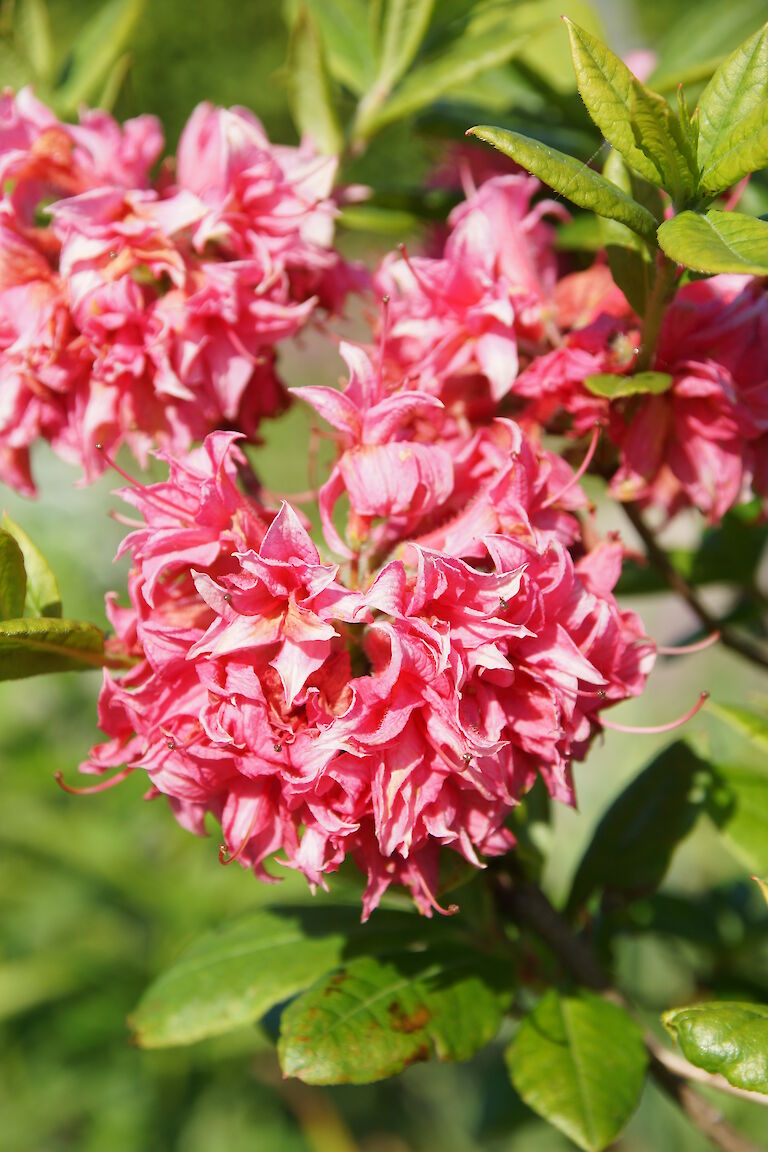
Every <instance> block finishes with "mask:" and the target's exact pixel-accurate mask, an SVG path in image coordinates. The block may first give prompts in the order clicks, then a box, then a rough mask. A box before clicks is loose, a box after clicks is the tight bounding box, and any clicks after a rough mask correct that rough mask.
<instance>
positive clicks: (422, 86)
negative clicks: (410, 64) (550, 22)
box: [357, 20, 530, 138]
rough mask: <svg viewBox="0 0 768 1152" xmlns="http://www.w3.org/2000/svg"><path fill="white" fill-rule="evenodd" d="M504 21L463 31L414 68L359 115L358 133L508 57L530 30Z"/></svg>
mask: <svg viewBox="0 0 768 1152" xmlns="http://www.w3.org/2000/svg"><path fill="white" fill-rule="evenodd" d="M507 23H508V27H507V28H506V29H502V28H497V29H494V30H492V31H487V32H478V33H477V34H476V35H465V36H463V37H462V38H461V39H460V40H458V41H455V42H454V43H453V44H450V45H449V46H448V47H446V48H445V50H444V51H443V52H442V53H441V54H440V55H439V56H437V57H436V58H434V59H432V60H427V61H425V62H424V63H423V64H420V65H419V66H418V67H417V68H414V69H413V71H412V72H409V74H408V75H407V76H406V77H405V79H404V80H403V82H402V83H401V84H400V85H399V86H398V87H397V88H396V89H395V90H394V92H393V93H392V95H391V96H390V97H389V99H388V100H387V101H386V103H384V104H383V105H382V106H381V107H380V108H378V109H375V110H373V111H372V112H371V113H370V114H368V115H365V116H364V117H361V119H360V121H359V122H358V126H357V134H358V136H362V137H365V138H367V137H370V136H372V135H374V134H375V133H376V132H379V131H380V130H381V129H382V128H384V127H385V126H386V125H387V124H391V123H393V122H394V121H396V120H403V119H405V118H406V117H407V116H412V115H413V114H414V113H415V112H419V111H421V109H422V108H426V107H427V106H428V105H429V104H432V103H433V102H434V101H435V100H437V99H439V97H441V96H443V95H444V94H445V93H448V92H450V91H452V90H453V89H454V88H456V87H458V86H459V85H460V84H466V83H467V82H468V81H470V80H472V79H474V77H475V76H479V75H481V74H482V73H483V72H486V71H487V70H488V69H490V68H496V67H498V65H500V64H505V63H506V62H507V61H508V60H511V59H512V57H513V56H514V55H515V53H516V52H519V51H520V49H521V48H522V47H523V46H524V45H525V44H526V43H527V42H528V38H529V35H530V31H529V30H528V29H523V30H521V29H520V28H519V27H518V24H517V21H514V20H509V21H507Z"/></svg>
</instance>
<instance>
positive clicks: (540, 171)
mask: <svg viewBox="0 0 768 1152" xmlns="http://www.w3.org/2000/svg"><path fill="white" fill-rule="evenodd" d="M467 135H468V136H476V137H477V139H478V140H484V141H485V143H486V144H491V145H492V146H493V147H494V148H497V149H498V150H499V151H500V152H503V153H504V155H505V156H509V157H510V158H511V159H512V160H514V161H515V162H516V163H517V164H520V166H521V167H522V168H526V169H527V170H528V171H529V172H532V173H533V174H534V176H538V178H539V180H541V181H542V182H543V183H544V184H548V185H549V187H550V188H554V190H555V192H558V193H559V194H560V195H561V196H565V197H566V198H567V199H568V200H571V201H572V202H573V203H574V204H578V206H579V207H580V208H587V209H588V210H589V211H590V212H596V213H597V215H598V216H606V217H608V218H609V219H611V220H618V221H619V223H621V224H626V226H627V227H628V228H631V229H632V231H633V232H637V233H638V234H639V235H641V236H647V237H649V238H651V237H653V236H654V235H655V232H656V227H657V222H656V220H655V219H654V217H653V215H652V214H651V213H650V212H649V211H648V209H647V208H644V207H643V206H642V205H641V204H638V203H637V201H636V200H633V199H632V197H631V196H628V195H627V194H626V193H625V192H622V191H621V189H620V188H617V187H616V185H615V184H612V183H611V181H610V180H606V179H605V177H604V176H600V175H599V174H598V173H597V172H594V171H593V170H592V169H591V168H589V167H587V165H586V164H582V163H581V161H580V160H576V159H574V157H573V156H566V154H565V153H564V152H558V151H557V150H556V149H555V148H548V147H547V146H546V145H545V144H541V143H539V141H538V140H532V139H530V138H529V137H527V136H521V135H520V133H519V132H510V131H507V130H506V129H504V128H494V127H492V126H490V125H481V126H479V127H477V128H470V130H469V132H468V133H467Z"/></svg>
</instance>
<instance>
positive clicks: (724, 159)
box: [698, 25, 768, 192]
mask: <svg viewBox="0 0 768 1152" xmlns="http://www.w3.org/2000/svg"><path fill="white" fill-rule="evenodd" d="M767 100H768V25H763V27H762V28H760V29H758V31H757V32H755V33H754V34H753V35H752V36H750V37H749V39H748V40H746V41H745V42H744V43H743V44H741V45H739V47H738V48H737V49H736V51H735V52H732V53H731V55H730V56H729V57H728V58H727V59H726V60H724V61H723V62H722V64H721V65H720V67H719V68H718V69H717V71H716V72H715V74H714V76H713V77H712V79H711V80H710V82H709V84H708V85H707V87H706V88H705V89H704V91H703V92H702V94H701V96H700V98H699V103H698V122H699V142H698V161H699V168H700V170H701V179H702V186H703V188H704V189H705V190H706V191H710V192H717V191H719V190H720V189H721V188H727V187H728V186H729V184H732V183H735V182H736V180H739V179H740V178H741V176H743V175H746V173H747V172H749V171H753V170H754V169H756V168H760V167H762V164H760V163H756V164H755V165H754V166H753V167H752V168H750V167H747V168H746V169H744V170H743V171H741V175H736V177H735V179H730V178H727V173H728V172H730V171H734V172H738V171H739V169H740V168H741V167H743V164H744V162H745V161H746V151H747V150H746V149H745V147H744V146H745V144H746V143H747V142H748V140H749V137H748V136H747V135H745V134H744V133H743V128H744V125H745V121H747V122H748V121H750V120H751V119H752V118H753V116H754V114H755V113H757V112H759V111H760V110H761V109H764V107H765V103H766V101H767ZM763 130H764V132H765V133H766V139H765V141H764V147H765V146H768V128H766V121H763ZM734 134H735V136H736V138H737V139H736V140H734ZM739 138H740V139H739ZM758 151H759V145H758V146H757V149H756V153H757V152H758ZM738 152H740V153H741V154H742V156H743V159H742V161H741V163H740V162H739V160H738V158H737V156H736V153H738ZM723 180H724V181H725V182H724V183H721V181H723Z"/></svg>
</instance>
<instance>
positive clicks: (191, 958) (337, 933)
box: [131, 904, 426, 1048]
mask: <svg viewBox="0 0 768 1152" xmlns="http://www.w3.org/2000/svg"><path fill="white" fill-rule="evenodd" d="M425 932H426V929H425V927H424V922H423V921H420V920H419V917H417V916H416V915H414V914H411V913H406V912H390V911H389V910H382V911H381V912H379V913H377V916H376V920H375V922H373V923H372V924H370V925H363V924H361V923H360V909H359V907H349V908H346V907H339V906H332V907H329V906H327V905H326V906H322V905H320V904H317V905H314V906H310V907H302V906H296V907H290V908H289V907H285V908H282V907H278V908H272V909H263V910H261V911H259V912H254V913H252V914H251V915H249V916H244V917H242V918H240V919H238V920H235V921H232V922H231V923H229V924H225V925H224V926H223V927H222V928H219V929H217V930H216V931H215V932H210V933H208V934H207V935H205V936H203V937H201V938H200V940H198V941H197V943H195V944H194V945H193V946H192V947H191V948H190V949H189V951H188V952H186V953H185V954H184V955H183V956H181V957H180V959H179V960H178V961H177V962H176V963H175V964H174V965H173V966H172V967H171V968H169V969H168V971H167V972H165V973H163V975H162V976H160V977H159V978H158V979H157V980H156V981H155V982H154V984H152V985H151V986H150V987H149V988H148V989H147V991H146V992H145V993H144V995H143V997H142V999H141V1001H140V1002H139V1005H138V1007H137V1008H136V1010H135V1012H134V1013H133V1015H132V1017H131V1025H132V1027H133V1029H134V1032H135V1037H136V1041H137V1043H138V1044H140V1045H141V1046H142V1047H143V1048H165V1047H170V1046H172V1045H176V1044H192V1043H194V1042H195V1041H197V1040H202V1039H204V1038H205V1037H206V1036H216V1035H219V1034H220V1033H222V1032H229V1031H231V1030H232V1029H233V1028H240V1027H242V1026H243V1025H245V1024H251V1023H253V1021H255V1020H258V1019H259V1017H261V1016H263V1015H264V1013H265V1012H267V1011H268V1010H269V1009H270V1008H272V1007H274V1006H275V1005H276V1004H280V1003H282V1001H284V1000H287V999H289V998H290V997H291V996H295V995H296V993H297V992H301V991H302V990H303V989H304V988H307V987H308V986H309V985H310V984H312V983H313V982H314V981H315V980H317V979H318V978H319V977H320V976H322V975H323V974H324V973H326V972H328V971H329V970H330V969H333V968H336V967H338V965H339V964H340V963H341V961H342V958H344V957H345V956H348V955H351V954H352V955H354V953H355V950H358V951H373V952H375V951H377V950H386V949H387V948H389V949H394V948H397V947H402V942H403V940H404V939H406V940H407V939H412V940H419V939H420V938H422V937H424V935H425Z"/></svg>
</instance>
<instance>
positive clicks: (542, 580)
mask: <svg viewBox="0 0 768 1152" xmlns="http://www.w3.org/2000/svg"><path fill="white" fill-rule="evenodd" d="M346 355H347V360H348V362H349V364H350V368H351V369H352V377H353V379H352V384H351V385H350V388H349V389H348V390H347V392H346V393H335V392H332V391H330V390H329V394H328V395H326V394H325V392H324V391H323V390H320V389H313V390H312V392H313V394H314V395H313V400H314V401H318V404H317V406H318V408H320V409H321V410H322V409H323V405H324V404H325V405H326V410H327V411H328V412H329V413H330V414H332V415H334V418H335V420H336V422H337V423H341V424H342V425H343V427H344V429H345V431H346V432H347V433H348V434H349V435H350V436H352V434H353V432H354V434H355V435H358V434H360V432H361V429H362V428H363V425H364V423H365V420H366V419H367V418H369V417H370V419H371V420H372V421H373V425H374V427H380V428H385V427H386V426H387V423H388V422H389V423H390V424H391V429H392V430H394V429H396V428H397V427H398V420H399V416H397V415H396V413H397V412H398V411H399V409H398V408H397V406H394V407H393V408H391V409H387V408H386V407H384V406H383V405H384V403H385V402H384V401H380V402H379V405H378V407H379V408H380V410H378V411H377V404H373V405H371V407H369V408H368V407H366V405H365V404H364V403H362V400H363V396H364V395H367V394H368V393H367V392H366V389H371V388H373V387H374V386H375V385H376V381H377V376H376V374H375V372H374V371H373V368H372V366H371V364H370V362H369V361H368V359H367V358H366V357H364V356H363V355H361V354H359V353H358V350H355V349H346ZM350 393H351V396H350V395H349V394H350ZM371 395H372V393H371ZM402 395H403V396H408V397H410V399H412V400H413V401H414V402H415V403H419V402H420V400H419V397H418V396H417V395H416V394H413V393H404V394H402ZM391 399H392V400H396V399H398V396H394V397H392V398H391ZM427 399H429V400H430V402H431V405H432V406H434V404H435V403H436V402H435V400H434V398H427ZM334 405H336V407H335V408H334V407H333V406H334ZM404 410H405V409H404ZM342 418H343V419H342ZM233 441H234V437H233V435H232V434H227V433H217V434H215V435H213V436H210V437H208V439H207V440H206V441H205V444H204V445H203V447H202V448H201V449H199V450H197V451H196V452H195V453H193V454H192V455H191V456H189V457H188V458H187V459H185V460H181V461H176V460H169V465H170V475H169V479H168V481H167V482H164V483H160V484H153V485H151V486H149V487H147V488H144V487H138V488H131V489H128V490H127V491H126V492H125V493H124V495H125V496H126V498H127V499H128V500H129V501H130V502H131V503H132V504H133V505H134V506H135V507H136V508H137V509H138V510H139V511H140V512H141V513H142V514H143V516H144V518H145V521H146V523H145V525H144V526H143V527H140V528H138V529H136V530H135V531H134V532H132V533H131V534H130V535H129V536H128V537H127V539H126V541H125V543H124V545H123V549H122V551H124V552H130V554H131V555H132V558H133V564H134V568H133V571H132V574H131V577H130V580H129V596H130V605H129V606H128V607H121V606H119V605H118V604H117V603H116V602H115V601H114V599H111V600H110V601H109V605H108V610H109V615H110V619H111V620H112V623H113V625H114V627H115V631H116V638H115V640H114V641H112V646H113V647H114V648H116V649H118V650H120V649H122V650H123V651H124V652H126V653H128V654H130V655H133V656H134V657H135V658H136V660H137V663H136V664H135V666H134V667H133V668H131V670H130V671H129V672H127V673H126V674H125V675H123V676H122V677H121V678H119V679H117V678H115V677H113V675H112V674H106V675H105V682H104V687H103V690H102V696H101V702H100V713H99V716H100V724H101V726H102V728H103V730H104V732H105V733H106V735H107V737H108V740H107V742H106V743H104V744H102V745H100V746H98V747H97V748H95V749H94V750H93V752H92V754H91V757H90V759H89V761H88V762H87V763H86V764H85V765H84V770H85V771H89V772H95V773H97V774H102V773H104V772H106V771H107V770H108V769H109V768H112V767H114V768H119V769H120V771H119V772H118V775H117V776H116V777H115V778H114V779H119V778H121V777H122V775H124V774H125V772H126V771H136V770H139V769H141V770H144V771H146V772H147V775H148V777H149V779H150V781H151V785H152V789H151V794H152V795H158V794H164V795H166V796H167V797H168V798H169V801H170V803H171V806H172V809H173V811H174V813H175V815H176V817H177V819H178V820H179V821H180V822H181V823H182V824H183V825H184V826H185V827H187V828H189V829H191V830H193V831H195V832H197V833H202V832H204V830H205V829H204V818H205V815H206V813H211V814H212V815H213V816H214V817H215V818H216V819H217V820H219V821H220V822H221V826H222V832H223V838H224V845H225V846H226V850H227V851H228V852H229V854H230V855H229V859H237V860H239V861H240V863H241V864H243V865H244V866H247V867H250V868H253V869H254V870H255V871H256V872H257V873H258V874H259V875H260V876H262V877H263V878H265V879H274V876H273V875H272V874H271V873H270V872H269V871H268V870H267V868H266V861H268V860H269V859H270V858H271V857H272V856H274V855H275V854H276V853H277V856H276V860H277V861H278V862H281V863H283V864H284V865H286V866H289V867H292V868H296V869H298V870H300V871H302V872H303V873H304V874H305V875H306V876H307V878H308V880H309V881H310V883H311V884H313V885H316V884H322V883H325V877H326V876H327V875H328V874H329V873H332V872H334V871H335V870H336V869H338V867H339V866H340V864H341V863H342V861H343V860H344V859H345V858H346V857H347V856H349V857H351V858H352V859H354V860H355V861H356V862H357V864H358V865H359V867H360V868H361V869H362V871H363V872H364V873H365V875H366V877H367V886H366V891H365V895H364V898H363V914H364V916H366V917H367V916H368V915H369V914H370V912H371V911H372V910H373V909H374V908H375V907H376V905H377V903H378V902H379V900H380V898H381V896H382V894H383V893H384V891H385V890H386V889H387V887H388V886H389V885H390V884H393V883H400V884H405V885H406V886H407V887H408V888H409V889H410V891H411V893H412V895H413V897H414V900H415V901H416V903H417V904H418V906H419V907H420V908H421V910H422V911H424V912H427V913H429V912H431V911H432V909H434V908H438V909H439V908H440V905H439V902H438V869H439V858H440V851H441V850H442V849H443V848H449V849H452V850H454V851H456V852H459V853H460V854H461V855H462V856H463V857H464V858H465V859H466V860H468V861H469V862H471V863H472V864H474V865H480V864H481V862H482V857H484V856H492V855H494V854H498V853H500V852H504V851H507V850H508V849H509V848H510V847H512V845H513V843H514V840H513V837H512V835H511V833H510V831H509V830H508V828H507V827H506V826H505V821H506V818H507V816H508V815H509V812H510V811H511V809H512V807H513V806H514V805H515V804H516V803H518V802H519V800H520V799H521V797H522V796H523V795H524V794H525V792H526V791H527V790H528V789H529V788H530V786H531V785H532V783H533V782H534V780H535V779H536V777H537V776H538V775H541V776H542V777H543V778H544V780H545V781H546V784H547V786H548V788H549V789H550V791H551V793H552V794H553V795H554V796H556V797H558V798H559V799H561V800H564V801H566V802H569V803H571V802H572V801H573V785H572V781H571V776H570V765H571V762H572V760H573V759H574V758H578V757H581V756H583V755H584V753H585V752H586V750H587V748H588V746H589V743H590V740H591V739H592V737H593V736H594V734H595V733H596V732H597V731H599V730H600V713H601V711H602V709H604V708H605V707H607V706H609V705H610V704H613V703H615V702H617V701H620V700H623V699H625V698H627V697H628V696H632V695H635V694H637V693H638V692H639V691H641V689H642V687H643V684H644V682H645V679H646V677H647V675H648V672H649V671H650V668H651V665H652V663H653V659H654V655H655V651H654V647H653V645H652V644H651V643H650V642H649V641H648V640H647V639H646V638H645V636H644V634H643V629H642V625H641V623H640V621H639V620H638V619H637V617H636V616H634V615H633V614H631V613H625V612H621V611H620V610H619V609H618V607H617V605H616V603H615V601H614V599H613V595H612V588H613V586H614V584H615V582H616V580H617V578H618V575H619V571H620V566H621V548H620V546H619V545H618V544H612V545H603V546H600V547H598V548H596V549H594V550H593V551H591V552H589V553H587V554H585V555H583V556H582V557H581V558H580V559H579V560H578V562H576V563H574V560H573V559H572V557H571V555H570V553H569V551H568V547H567V545H568V543H570V542H572V541H574V540H575V539H576V536H577V534H578V525H577V522H576V521H575V519H574V518H573V516H572V513H570V512H569V511H568V510H567V508H568V506H570V507H578V506H580V502H581V501H583V497H576V495H575V493H574V491H573V490H574V489H575V488H577V485H576V483H575V478H574V476H573V474H572V473H571V472H570V470H569V469H568V468H567V465H564V464H563V466H562V468H561V469H558V468H557V467H555V466H553V465H552V462H551V461H550V460H549V458H548V457H547V455H546V454H544V453H541V451H540V450H537V449H536V448H535V447H534V446H532V445H531V444H530V443H528V442H527V441H526V439H525V437H524V435H523V433H522V432H521V430H520V429H519V428H517V426H516V425H514V424H511V423H509V422H507V421H502V422H500V423H499V425H498V428H496V429H495V431H493V432H492V434H491V436H490V439H488V440H487V441H485V440H484V439H483V437H482V436H480V437H478V438H475V441H474V448H473V455H474V464H473V465H472V466H471V467H474V468H475V470H476V471H477V472H478V474H480V473H481V472H482V471H483V468H484V469H485V473H486V475H487V477H488V478H490V480H491V483H490V484H488V485H486V492H485V497H484V499H486V500H487V502H488V507H489V508H490V509H493V510H494V513H493V514H494V516H495V519H492V520H489V516H490V513H488V512H485V513H483V516H482V518H481V524H482V525H483V526H485V525H487V524H490V525H491V527H492V531H491V532H490V533H486V534H484V535H482V536H480V535H479V534H478V535H473V534H471V533H469V532H453V533H452V532H451V531H450V530H449V531H447V532H446V533H445V538H444V539H443V541H442V545H441V546H440V547H434V546H427V545H426V544H425V543H423V542H421V543H418V542H409V541H408V539H407V537H406V536H403V537H402V538H401V546H400V549H399V552H398V555H397V556H395V557H392V558H390V559H388V560H385V561H384V562H383V563H381V562H377V560H376V557H375V554H374V553H375V549H376V545H375V544H373V545H371V548H372V549H373V552H371V550H370V549H368V550H367V551H366V559H365V564H363V565H361V566H353V565H349V566H347V567H345V569H343V570H342V569H340V568H339V567H338V566H337V565H332V564H327V563H324V562H323V561H322V560H321V557H320V555H319V553H318V550H317V547H316V545H315V544H314V543H313V541H312V539H311V537H310V535H309V533H308V532H307V529H306V527H305V526H304V524H303V523H302V522H301V519H300V518H299V517H298V515H297V514H296V513H295V512H294V511H293V510H292V509H291V507H290V506H289V505H288V504H285V503H284V504H283V505H282V507H281V509H280V511H279V512H277V513H276V514H275V513H274V512H273V511H270V510H268V509H266V508H264V507H262V506H261V505H259V504H258V503H255V502H254V501H252V500H250V499H248V498H246V497H245V496H243V495H242V494H241V493H240V491H239V490H238V488H237V486H236V483H235V480H236V472H235V462H236V461H237V460H238V449H237V446H236V445H235V443H234V442H233ZM510 448H513V454H512V459H509V458H508V456H509V449H510ZM344 451H347V449H344ZM484 459H485V463H484V464H482V463H481V461H483V460H484ZM241 463H242V461H241ZM468 466H469V465H468ZM389 467H390V468H391V469H392V470H393V473H395V475H394V479H393V483H394V485H395V489H396V485H397V475H396V472H397V470H398V469H400V470H401V471H402V472H403V474H404V475H406V476H407V475H408V467H407V462H406V461H404V460H401V461H399V463H398V461H397V459H396V458H395V457H393V459H392V460H391V462H390V464H389ZM505 468H506V469H512V471H511V473H510V475H509V476H508V475H507V474H506V472H505ZM515 468H516V469H517V471H518V475H517V479H515V472H514V470H515ZM539 472H540V473H541V474H540V475H538V473H539ZM502 481H503V482H504V483H505V484H506V485H507V486H508V488H509V491H507V490H506V489H504V495H505V499H506V502H505V501H503V500H502V501H500V500H499V499H497V500H496V502H495V503H494V496H493V493H494V492H495V489H496V488H497V487H498V486H499V485H500V484H501V483H502ZM561 485H563V486H564V489H565V490H566V491H564V493H563V494H564V495H565V496H568V497H569V499H568V501H567V504H566V506H562V507H559V508H558V512H557V515H556V516H555V518H554V519H551V518H550V517H548V516H547V515H546V513H547V512H549V509H548V508H547V507H546V504H547V501H548V500H551V501H552V503H551V505H550V507H554V506H555V505H557V504H558V501H559V498H560V492H561ZM385 490H388V489H387V488H386V486H385ZM512 492H514V498H513V496H512ZM375 495H376V494H375V492H374V497H375ZM515 508H517V509H518V513H517V515H518V519H517V520H515V515H516V513H515ZM569 517H570V519H571V521H572V523H571V524H570V525H566V523H565V522H566V520H567V519H568V518H569ZM394 519H395V521H396V522H398V523H402V521H401V520H399V519H398V517H396V516H395V517H394ZM539 522H541V523H542V525H543V526H542V528H541V529H539V528H538V527H537V525H538V523H539ZM328 543H330V544H331V545H332V546H334V540H333V539H332V538H331V539H330V540H329V541H328ZM356 579H357V580H360V579H362V581H363V583H362V584H360V585H359V586H356V584H355V581H356ZM123 765H125V766H126V767H125V768H122V766H123ZM97 787H98V785H97Z"/></svg>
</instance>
